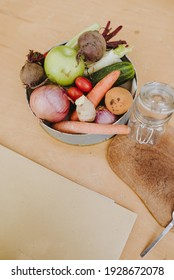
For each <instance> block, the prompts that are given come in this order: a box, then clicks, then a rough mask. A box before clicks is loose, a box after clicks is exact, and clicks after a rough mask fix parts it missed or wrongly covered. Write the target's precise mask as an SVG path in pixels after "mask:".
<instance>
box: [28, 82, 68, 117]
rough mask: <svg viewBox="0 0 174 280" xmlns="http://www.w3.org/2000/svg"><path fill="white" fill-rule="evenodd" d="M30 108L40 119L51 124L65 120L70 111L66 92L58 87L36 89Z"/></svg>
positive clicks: (46, 86)
mask: <svg viewBox="0 0 174 280" xmlns="http://www.w3.org/2000/svg"><path fill="white" fill-rule="evenodd" d="M29 103H30V107H31V110H32V112H33V113H34V114H35V115H36V117H38V118H39V119H42V120H46V121H49V122H59V121H61V120H63V119H64V118H65V117H66V116H67V114H68V113H69V109H70V101H69V100H68V96H67V94H66V90H65V89H63V88H62V87H60V86H57V85H44V86H41V87H38V88H36V89H35V90H34V91H33V92H32V94H31V96H30V102H29Z"/></svg>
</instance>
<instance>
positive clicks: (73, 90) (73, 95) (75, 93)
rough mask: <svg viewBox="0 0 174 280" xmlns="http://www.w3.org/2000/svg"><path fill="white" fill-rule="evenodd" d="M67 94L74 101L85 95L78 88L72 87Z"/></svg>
mask: <svg viewBox="0 0 174 280" xmlns="http://www.w3.org/2000/svg"><path fill="white" fill-rule="evenodd" d="M67 92H68V95H69V97H70V98H71V99H72V100H74V101H75V100H76V99H78V98H79V97H80V96H82V95H83V92H82V91H81V90H80V89H79V88H77V87H70V88H69V89H68V91H67Z"/></svg>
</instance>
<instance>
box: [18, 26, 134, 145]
mask: <svg viewBox="0 0 174 280" xmlns="http://www.w3.org/2000/svg"><path fill="white" fill-rule="evenodd" d="M121 28H122V26H119V27H117V28H116V29H115V30H113V31H111V28H110V21H108V22H107V24H106V26H105V27H104V28H103V29H102V28H101V27H100V25H99V24H97V23H95V24H92V25H91V26H89V27H88V28H86V29H85V30H83V31H81V32H80V33H79V34H77V35H76V36H74V37H73V38H72V39H71V40H69V41H67V42H65V43H62V44H59V45H56V46H54V47H52V48H51V49H49V50H48V51H46V52H45V53H44V54H41V53H40V52H35V51H32V50H30V52H29V54H28V55H27V60H26V62H25V64H24V65H23V66H22V68H21V71H20V78H21V81H22V83H23V84H24V85H25V87H26V96H27V100H28V103H29V106H30V108H31V111H32V112H33V113H34V115H35V116H36V117H37V119H38V120H39V123H40V125H41V127H42V128H43V129H44V130H45V131H46V132H47V133H49V134H50V135H51V136H53V137H54V138H56V139H58V140H60V141H63V142H65V143H68V144H74V145H90V144H96V143H100V142H102V141H106V140H107V139H109V138H111V137H112V136H114V135H115V134H127V133H128V127H127V126H126V123H127V121H128V119H129V117H130V113H131V107H132V104H133V100H134V98H135V95H136V90H137V77H136V72H135V69H134V66H133V64H132V62H131V61H130V60H129V59H128V57H127V54H128V53H129V52H130V51H131V50H132V48H131V47H130V46H129V45H128V44H127V42H126V41H125V40H119V41H111V39H112V38H113V37H114V36H116V35H117V33H118V32H119V31H120V30H121Z"/></svg>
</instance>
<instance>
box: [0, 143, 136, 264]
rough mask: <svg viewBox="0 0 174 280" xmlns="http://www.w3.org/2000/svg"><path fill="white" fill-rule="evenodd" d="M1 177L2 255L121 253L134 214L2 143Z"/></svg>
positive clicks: (100, 255) (85, 256) (46, 256)
mask: <svg viewBox="0 0 174 280" xmlns="http://www.w3.org/2000/svg"><path fill="white" fill-rule="evenodd" d="M0 176H1V183H0V194H1V195H0V221H1V230H0V259H1V260H2V259H13V260H15V259H36V260H38V259H40V260H41V259H42V260H43V259H45V260H49V259H59V260H60V259H62V260H64V259H69V260H70V259H84V260H85V259H89V260H94V259H118V258H119V257H120V254H121V252H122V250H123V248H124V246H125V243H126V241H127V239H128V237H129V234H130V232H131V229H132V227H133V224H134V222H135V219H136V214H135V213H133V212H131V211H129V210H127V209H125V208H123V207H121V206H119V205H117V204H115V203H114V201H112V200H111V199H109V198H106V197H104V196H102V195H100V194H98V193H95V192H93V191H91V190H88V189H86V188H84V187H82V186H80V185H78V184H76V183H74V182H72V181H70V180H68V179H66V178H64V177H62V176H60V175H58V174H56V173H54V172H52V171H50V170H48V169H46V168H44V167H43V166H40V165H38V164H36V163H34V162H33V161H30V160H29V159H27V158H25V157H23V156H21V155H19V154H17V153H15V152H13V151H11V150H9V149H7V148H5V147H3V146H0ZM89 176H90V174H89ZM106 187H107V186H106Z"/></svg>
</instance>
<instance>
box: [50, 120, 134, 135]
mask: <svg viewBox="0 0 174 280" xmlns="http://www.w3.org/2000/svg"><path fill="white" fill-rule="evenodd" d="M52 128H53V129H55V130H58V131H60V132H65V133H72V134H73V133H88V134H111V135H112V134H128V133H129V132H130V128H129V127H128V126H127V125H124V124H98V123H88V122H79V121H61V122H57V123H54V124H53V126H52Z"/></svg>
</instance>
